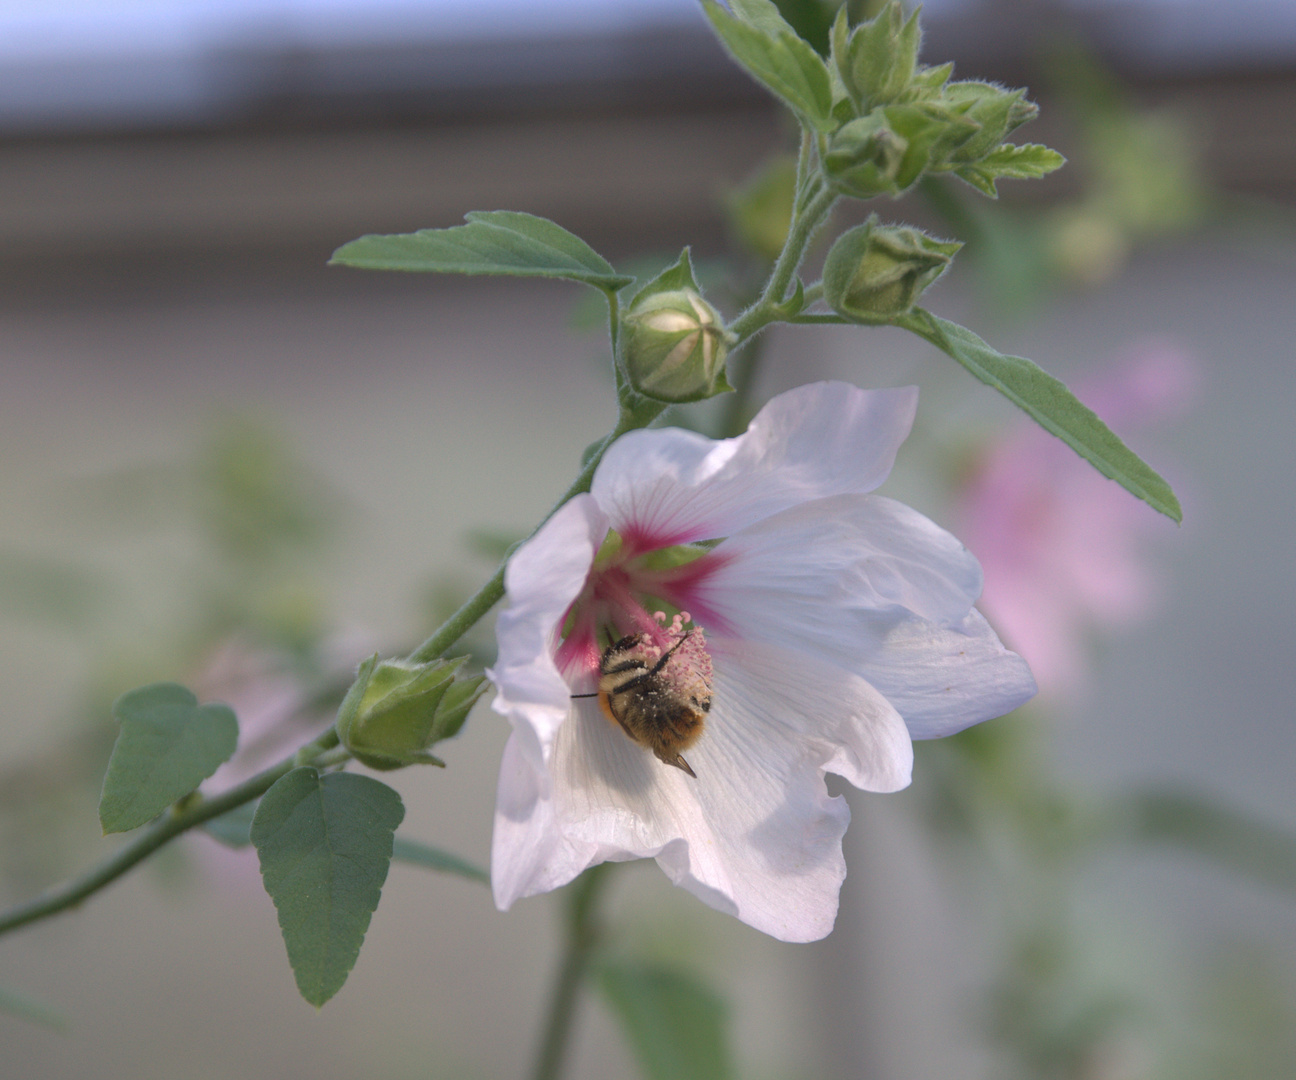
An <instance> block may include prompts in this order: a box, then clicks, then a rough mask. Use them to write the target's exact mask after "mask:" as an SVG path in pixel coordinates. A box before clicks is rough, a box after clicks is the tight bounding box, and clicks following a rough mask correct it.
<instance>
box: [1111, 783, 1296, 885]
mask: <svg viewBox="0 0 1296 1080" xmlns="http://www.w3.org/2000/svg"><path fill="white" fill-rule="evenodd" d="M1107 818H1108V822H1109V825H1110V827H1111V829H1112V831H1113V833H1114V834H1115V836H1116V837H1118V838H1122V839H1125V840H1128V841H1133V842H1138V843H1154V844H1161V845H1164V846H1166V847H1171V848H1177V849H1178V850H1180V851H1184V852H1187V853H1189V854H1192V855H1195V856H1197V857H1198V858H1202V859H1206V860H1208V861H1210V862H1213V863H1215V864H1216V865H1218V866H1222V867H1224V868H1225V869H1228V870H1231V871H1233V872H1234V873H1237V874H1241V875H1243V876H1245V877H1249V878H1251V879H1252V880H1254V881H1259V882H1261V883H1263V884H1265V885H1268V886H1271V887H1272V888H1276V889H1279V890H1281V891H1282V892H1285V893H1286V894H1287V895H1288V896H1296V834H1293V833H1292V832H1291V831H1290V830H1287V829H1281V828H1278V827H1277V826H1274V825H1270V824H1268V823H1267V822H1263V821H1258V820H1256V819H1254V818H1252V817H1250V816H1249V815H1247V814H1244V813H1242V812H1240V811H1238V810H1234V809H1231V808H1229V807H1227V806H1223V805H1221V804H1220V803H1217V802H1216V801H1215V800H1213V799H1211V798H1209V797H1207V796H1204V795H1199V794H1196V793H1194V792H1188V791H1179V792H1176V791H1147V792H1141V793H1138V794H1135V795H1133V796H1130V797H1128V798H1126V799H1124V800H1120V801H1118V802H1116V803H1114V804H1112V805H1111V806H1109V808H1108V811H1107Z"/></svg>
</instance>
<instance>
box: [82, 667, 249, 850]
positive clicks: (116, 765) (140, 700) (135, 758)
mask: <svg viewBox="0 0 1296 1080" xmlns="http://www.w3.org/2000/svg"><path fill="white" fill-rule="evenodd" d="M113 715H114V716H116V717H117V719H118V720H119V721H121V733H120V734H119V735H118V736H117V743H116V745H114V746H113V752H112V757H111V758H110V759H109V761H108V774H107V776H105V777H104V786H103V796H102V797H101V798H100V800H99V822H100V824H102V825H103V830H104V832H106V833H112V832H126V831H127V830H128V829H134V828H136V827H137V826H140V825H143V824H144V823H145V822H146V821H149V820H151V819H152V818H155V817H157V816H158V814H160V813H162V811H163V810H165V809H166V808H167V807H168V806H170V805H171V804H172V803H173V802H175V801H176V800H177V799H181V798H183V797H184V796H186V795H188V794H189V793H190V792H191V791H193V790H194V789H195V788H197V787H198V785H199V784H201V783H202V782H203V781H204V780H206V779H207V777H209V776H211V774H212V773H214V772H215V771H216V770H217V768H219V767H220V765H221V764H222V763H223V762H225V761H228V760H229V758H230V755H231V754H233V753H234V747H235V745H236V744H237V743H238V721H237V720H236V719H235V718H234V713H233V710H231V709H230V707H229V706H228V705H199V704H198V699H197V698H196V697H194V695H193V694H192V693H191V692H190V691H188V690H186V689H185V688H184V687H183V686H178V685H176V684H175V683H153V684H152V685H151V686H143V687H140V688H139V689H138V690H132V691H130V693H127V694H123V695H122V696H121V697H120V698H118V699H117V701H116V702H115V703H114V704H113Z"/></svg>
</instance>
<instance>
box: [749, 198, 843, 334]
mask: <svg viewBox="0 0 1296 1080" xmlns="http://www.w3.org/2000/svg"><path fill="white" fill-rule="evenodd" d="M836 201H837V195H836V193H835V192H834V191H833V190H832V189H831V188H828V187H825V186H823V182H822V181H820V180H818V179H816V178H811V180H810V181H809V182H808V185H807V199H806V203H805V208H804V210H803V211H802V212H801V213H799V214H797V215H796V216H795V217H794V218H793V220H792V227H791V228H790V229H789V230H788V237H787V242H786V243H785V244H784V245H783V250H782V251H781V252H780V253H779V257H778V262H776V263H775V264H774V270H773V272H772V273H771V274H770V279H769V281H768V282H767V283H766V285H765V291H764V292H762V293H761V297H760V299H759V300H757V301H756V303H755V304H753V305H752V306H751V307H749V308H748V309H747V310H746V311H744V312H743V313H742V314H741V315H739V316H738V318H736V319H735V320H734V321H733V322H732V323H730V324H729V329H730V330H731V331H732V332H733V334H734V335H735V336H736V337H737V340H736V341H735V343H734V345H733V349H734V350H735V351H736V350H737V349H738V348H740V347H741V346H742V344H743V343H744V342H745V341H747V340H748V339H750V338H751V337H752V336H753V335H754V334H757V333H759V332H760V331H761V330H763V329H764V328H765V327H766V326H768V325H769V324H770V323H772V322H774V321H776V320H778V319H780V318H782V317H783V316H780V315H779V313H778V311H777V310H776V309H777V305H778V304H779V303H780V302H781V301H782V300H783V299H784V297H785V296H786V295H787V291H788V287H789V286H790V285H791V284H792V279H793V278H794V277H795V276H796V272H797V268H798V267H799V266H800V265H801V260H802V259H804V258H805V253H806V249H807V248H808V247H809V246H810V241H811V240H812V239H814V234H815V233H816V232H818V231H819V228H820V227H821V226H822V225H823V223H824V222H825V221H826V220H827V218H828V213H829V211H831V210H832V208H833V204H834V203H836Z"/></svg>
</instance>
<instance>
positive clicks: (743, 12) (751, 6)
mask: <svg viewBox="0 0 1296 1080" xmlns="http://www.w3.org/2000/svg"><path fill="white" fill-rule="evenodd" d="M729 6H730V7H731V8H732V9H733V13H734V14H735V15H737V16H738V18H739V19H741V20H742V21H743V22H745V23H747V24H748V25H749V26H754V27H755V28H756V29H757V30H759V31H761V32H762V33H765V34H769V35H770V36H771V37H778V35H779V34H792V35H793V36H797V32H796V31H795V30H793V29H792V24H791V23H790V22H788V21H787V20H786V19H785V18H783V12H781V11H779V9H778V5H777V4H776V3H774V0H729Z"/></svg>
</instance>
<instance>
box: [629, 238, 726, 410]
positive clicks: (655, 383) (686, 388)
mask: <svg viewBox="0 0 1296 1080" xmlns="http://www.w3.org/2000/svg"><path fill="white" fill-rule="evenodd" d="M618 340H619V353H620V365H621V371H622V373H623V374H624V376H625V378H626V379H627V380H628V381H629V383H630V385H631V386H632V387H633V388H634V390H635V391H636V392H637V393H639V394H641V395H642V396H643V397H646V398H649V399H651V400H653V401H665V402H669V403H671V404H681V403H683V402H687V401H702V400H703V399H705V398H709V397H714V396H715V395H716V394H721V393H724V392H725V391H727V390H732V389H733V387H731V386H730V385H729V383H728V381H727V380H726V379H725V360H726V358H727V357H728V354H729V346H730V344H732V342H733V335H732V334H731V333H730V332H729V331H728V330H727V329H726V328H725V325H724V320H723V319H721V317H720V315H719V313H718V312H717V311H716V310H715V308H713V307H712V306H711V305H710V304H708V303H707V302H706V300H705V299H703V297H702V290H701V288H700V287H699V286H698V283H697V280H696V278H695V277H694V275H693V264H692V262H691V260H690V258H689V252H688V248H685V249H684V251H683V252H682V253H681V255H680V257H679V262H677V263H676V264H675V265H674V266H672V267H670V268H669V269H667V270H664V271H663V272H662V273H660V274H658V275H657V277H655V278H653V280H652V281H650V282H648V284H647V285H645V286H644V287H643V288H642V289H640V290H639V292H638V293H636V294H635V297H634V299H633V300H631V301H630V304H629V305H628V306H627V308H626V312H625V315H624V316H623V317H622V327H621V333H620V335H619V338H618Z"/></svg>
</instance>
